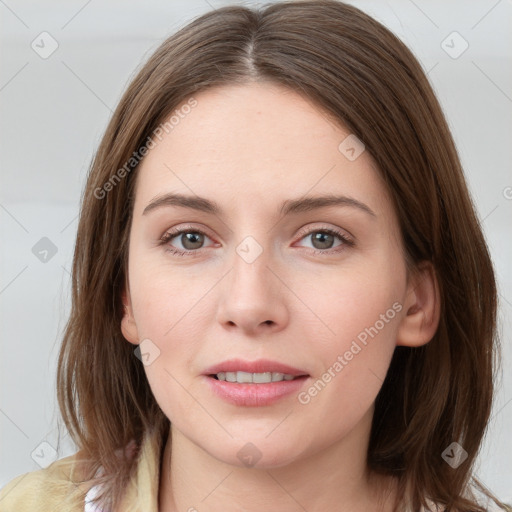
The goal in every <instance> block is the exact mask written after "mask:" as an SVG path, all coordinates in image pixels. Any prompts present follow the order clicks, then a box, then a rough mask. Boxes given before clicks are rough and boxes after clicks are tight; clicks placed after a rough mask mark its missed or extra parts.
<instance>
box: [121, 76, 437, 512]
mask: <svg viewBox="0 0 512 512" xmlns="http://www.w3.org/2000/svg"><path fill="white" fill-rule="evenodd" d="M194 97H195V98H196V100H197V106H195V108H193V109H192V110H191V112H190V113H189V114H188V115H187V116H184V117H183V119H180V122H179V124H177V125H176V126H175V127H174V129H173V130H172V131H170V132H169V133H167V134H164V136H163V138H162V141H157V142H158V144H157V145H156V146H155V147H153V148H152V149H151V150H150V151H149V152H148V154H147V155H146V157H145V158H144V160H143V161H142V163H141V166H140V167H139V169H138V171H137V172H138V176H137V187H136V196H135V204H134V215H133V222H132V225H131V232H130V244H129V265H128V266H129V268H128V282H127V286H126V288H125V291H124V293H123V300H124V303H125V306H126V307H125V316H124V318H123V320H122V323H121V328H122V331H123V334H124V337H125V338H126V340H127V341H128V342H130V343H133V344H139V343H140V342H141V341H142V340H144V339H150V340H151V343H154V345H155V346H157V347H158V349H159V350H160V354H159V356H158V357H157V358H156V359H155V360H154V361H153V362H152V363H151V364H150V365H148V366H145V371H146V374H147V378H148V381H149V384H150V386H151V389H152V392H153V394H154V396H155V398H156V400H157V402H158V404H159V405H160V407H161V408H162V410H163V411H164V413H165V414H166V416H167V417H168V418H169V419H170V421H171V434H170V435H169V439H168V440H167V444H166V447H165V452H164V460H163V466H162V472H161V478H160V491H159V505H160V510H161V511H164V512H175V511H178V510H179V511H190V510H201V511H206V510H207V511H221V510H222V511H225V510H226V505H227V504H229V509H230V510H244V511H258V512H260V511H261V510H269V509H272V510H280V511H284V512H295V511H303V510H304V509H305V510H307V511H308V512H313V511H320V510H322V511H325V510H339V511H345V510H346V511H352V512H354V511H356V512H357V511H367V510H378V509H379V506H381V507H382V508H381V509H382V510H391V498H392V497H393V495H394V482H393V480H392V479H389V478H385V477H378V476H376V475H373V474H372V473H371V472H370V471H369V470H368V468H367V465H366V454H367V449H368V440H369V434H370V428H371V422H372V417H373V411H374V401H375V398H376V396H377V394H378V392H379V389H380V387H381V385H382V382H383V379H384V377H385V375H386V372H387V369H388V367H389V363H390V360H391V357H392V354H393V351H394V349H395V347H396V345H408V346H419V345H422V344H425V343H428V341H430V339H431V338H432V337H433V335H434V333H435V330H436V328H437V325H438V321H439V293H438V287H437V283H436V279H435V275H434V273H433V271H432V268H431V266H430V265H428V264H426V265H424V266H423V267H421V268H420V269H418V272H417V273H411V274H408V273H407V271H406V266H405V261H404V257H403V247H402V242H401V236H400V231H399V227H398V226H399V225H398V220H397V218H396V215H395V212H394V210H393V207H392V203H391V200H390V197H389V195H388V193H387V191H386V189H385V187H384V184H383V182H382V180H381V178H380V177H379V173H378V170H377V168H376V165H375V163H374V161H373V159H372V157H371V155H370V154H369V152H368V151H363V152H362V154H361V155H360V156H359V157H358V158H357V159H355V160H354V161H350V160H349V159H347V158H346V156H345V155H344V154H343V153H342V152H340V151H339V150H338V146H339V144H340V142H342V141H343V140H344V139H345V138H346V137H347V135H349V134H350V132H349V131H348V130H347V129H346V128H343V127H342V126H341V125H337V124H335V123H334V122H333V121H332V120H330V119H329V118H328V117H327V116H326V115H325V114H324V113H322V111H321V110H320V109H319V108H318V107H317V106H315V105H314V104H312V103H311V102H310V101H308V100H306V99H304V98H303V97H302V96H301V95H299V94H297V93H295V92H293V91H291V90H289V89H287V88H284V87H282V86H279V85H274V84H269V83H251V84H244V85H239V84H238V85H230V86H222V87H217V88H213V89H210V90H207V91H202V92H200V93H199V94H196V95H195V96H194ZM168 192H178V193H183V194H191V195H198V196H201V197H206V198H208V199H211V200H214V201H216V202H217V203H218V204H219V205H220V206H221V208H222V209H223V213H222V214H221V215H213V214H210V213H206V212H199V211H195V210H191V209H186V208H180V207H172V206H166V207H162V208H158V209H154V210H153V211H151V212H149V213H147V214H146V215H143V210H144V209H145V207H146V206H147V205H148V204H149V203H150V202H151V201H152V200H153V199H154V198H155V197H156V196H159V195H161V194H164V193H168ZM324 194H339V195H345V196H350V197H351V198H354V199H357V200H358V201H361V202H362V203H364V204H365V205H367V206H368V207H369V208H371V210H372V211H373V212H374V213H375V216H371V215H369V214H367V213H365V212H364V211H362V210H360V209H357V208H354V207H350V206H329V207H324V208H321V209H318V210H314V211H308V212H302V213H298V214H290V215H288V216H286V217H283V216H281V215H279V211H278V210H279V208H280V206H281V203H282V202H283V201H285V200H288V199H295V198H300V197H303V196H305V195H307V196H308V197H310V196H317V195H324ZM175 227H179V228H181V227H186V228H190V229H189V230H190V232H192V233H193V232H194V228H196V229H201V230H203V231H205V232H206V234H207V236H205V237H204V238H201V237H200V238H199V241H198V240H197V239H196V240H195V241H194V240H193V242H194V243H190V242H188V243H187V239H185V237H184V236H181V235H180V236H176V237H175V238H173V239H172V240H170V241H168V242H167V245H158V241H159V239H160V238H161V237H162V236H163V235H164V234H165V233H166V232H169V231H170V230H171V228H175ZM326 227H327V228H335V229H338V230H340V231H341V232H342V233H343V234H344V235H348V236H350V237H351V239H352V240H353V241H355V244H354V245H353V246H350V245H343V241H342V240H340V239H338V238H337V237H327V239H326V240H324V243H323V245H322V244H321V243H319V242H318V241H317V242H316V243H315V240H314V238H313V236H312V233H313V234H314V233H317V232H318V231H321V230H322V228H326ZM315 230H316V231H315ZM247 236H251V237H253V238H254V240H256V241H257V243H258V244H259V246H260V247H261V249H262V251H263V252H262V253H261V254H260V255H259V256H258V257H257V258H256V259H255V260H254V261H253V262H252V263H247V261H245V260H244V259H243V258H242V257H241V256H240V255H239V254H238V253H237V251H236V248H237V247H238V246H239V244H240V243H241V242H242V240H244V238H245V237H247ZM317 236H318V235H317ZM201 242H202V245H201ZM329 243H330V245H329ZM170 246H173V247H175V248H177V249H182V250H183V249H189V250H195V251H196V253H197V254H195V255H185V256H177V255H173V254H172V253H170V252H168V251H166V248H169V247H170ZM191 247H192V249H191ZM315 249H316V250H320V251H323V254H318V253H317V254H315V253H314V252H313V251H314V250H315ZM339 249H341V250H339ZM338 250H339V251H338ZM336 251H338V252H336ZM394 303H395V304H396V303H398V304H399V305H400V306H401V310H400V311H399V312H397V313H396V315H395V316H394V318H393V319H392V320H389V321H388V322H387V323H386V324H385V326H384V328H382V329H380V330H379V332H378V334H377V335H376V336H374V337H373V338H370V339H369V342H368V344H367V345H366V346H364V347H363V349H362V350H361V351H360V352H358V353H357V355H354V357H353V358H352V360H350V361H348V364H347V365H346V366H344V367H343V370H342V371H340V372H338V373H336V376H335V377H334V378H332V379H331V381H330V382H329V383H328V384H327V385H326V386H325V387H324V388H323V389H322V390H321V392H319V393H318V394H317V395H316V396H314V397H312V398H311V400H310V401H309V403H307V404H302V403H300V402H299V401H298V399H297V395H296V394H292V395H290V396H287V397H285V398H283V399H281V400H280V401H278V402H277V403H275V404H273V405H270V406H262V407H243V406H236V405H233V404H230V403H227V402H225V401H223V400H222V399H221V398H219V397H217V396H216V395H214V394H212V393H211V391H210V389H209V387H208V386H207V385H206V384H205V382H204V378H203V377H202V373H203V372H204V371H205V370H206V368H207V367H209V366H211V365H213V364H216V363H219V362H221V361H224V360H227V359H231V358H233V357H239V358H242V359H246V360H251V361H253V360H255V359H259V358H268V359H273V360H277V361H280V362H283V363H286V364H288V365H291V366H294V367H297V368H300V369H304V370H306V372H307V373H308V374H309V375H310V377H309V378H308V381H307V382H306V383H305V384H304V388H303V389H306V390H307V389H308V388H309V387H310V386H311V385H312V384H313V383H314V382H315V381H316V380H317V379H319V378H321V376H322V375H323V374H324V373H325V372H326V371H327V369H328V368H329V367H332V366H333V363H334V362H335V361H336V360H337V357H338V356H339V355H340V354H344V353H345V352H346V351H347V350H349V349H350V346H351V343H352V342H353V340H354V339H356V337H357V336H358V334H360V333H361V332H362V331H364V329H365V328H367V327H370V326H374V325H375V323H376V321H377V320H379V318H380V315H382V314H385V313H386V311H387V310H389V309H390V308H391V307H392V305H393V304H394ZM249 442H250V443H252V444H253V445H255V446H256V447H257V449H258V451H259V452H260V454H261V458H260V459H259V461H258V462H257V464H256V465H255V466H254V467H247V466H245V465H244V463H243V462H242V461H241V460H240V459H239V458H238V457H237V452H238V451H239V450H240V449H241V448H242V447H243V446H245V445H246V443H249ZM171 451H172V458H171V456H170V454H171ZM383 490H388V491H389V492H388V493H387V494H385V495H381V491H383ZM205 497H206V498H205ZM202 500H204V501H202Z"/></svg>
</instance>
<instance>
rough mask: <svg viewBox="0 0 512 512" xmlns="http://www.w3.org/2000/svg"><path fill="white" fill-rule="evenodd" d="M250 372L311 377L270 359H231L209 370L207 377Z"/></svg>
mask: <svg viewBox="0 0 512 512" xmlns="http://www.w3.org/2000/svg"><path fill="white" fill-rule="evenodd" d="M238 371H240V372H248V373H266V372H276V373H285V374H288V375H294V376H296V377H298V376H300V375H309V374H308V372H306V371H304V370H300V369H298V368H294V367H293V366H289V365H287V364H284V363H280V362H279V361H271V360H270V359H257V360H256V361H244V360H243V359H230V360H229V361H223V362H222V363H218V364H215V365H213V366H210V367H209V368H207V369H206V370H205V372H204V374H205V375H215V374H217V373H220V372H238Z"/></svg>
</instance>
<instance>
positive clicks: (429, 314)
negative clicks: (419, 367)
mask: <svg viewBox="0 0 512 512" xmlns="http://www.w3.org/2000/svg"><path fill="white" fill-rule="evenodd" d="M404 311H405V312H406V313H405V316H404V317H402V319H401V321H400V325H399V327H398V333H397V342H396V344H397V345H403V346H407V347H419V346H421V345H425V344H426V343H428V342H429V341H430V340H431V339H432V338H433V337H434V334H435V333H436V331H437V327H438V325H439V318H440V311H441V296H440V293H439V284H438V282H437V277H436V273H435V270H434V266H433V265H432V263H431V262H430V261H424V262H421V263H420V264H419V265H418V266H417V268H416V269H415V271H414V274H413V275H412V276H411V278H410V279H409V283H408V286H407V295H406V299H405V304H404Z"/></svg>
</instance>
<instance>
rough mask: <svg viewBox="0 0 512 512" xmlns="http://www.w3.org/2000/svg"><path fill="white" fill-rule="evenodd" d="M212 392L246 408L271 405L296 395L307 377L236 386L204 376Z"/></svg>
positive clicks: (234, 383) (233, 383)
mask: <svg viewBox="0 0 512 512" xmlns="http://www.w3.org/2000/svg"><path fill="white" fill-rule="evenodd" d="M204 377H205V379H207V382H208V385H209V386H210V388H211V389H212V391H213V392H214V393H215V394H216V395H217V396H219V397H220V398H223V399H224V400H226V401H227V402H231V403H232V404H235V405H243V406H246V407H261V406H264V405H271V404H273V403H275V402H277V401H278V400H280V399H281V398H284V397H285V396H288V395H290V394H292V393H298V392H299V390H300V388H301V387H302V386H304V382H305V381H306V380H307V379H308V378H309V376H308V375H303V376H301V377H297V378H295V379H293V380H282V381H279V382H269V383H265V384H237V383H236V382H227V381H225V380H217V379H215V378H213V377H209V376H208V375H206V376H204Z"/></svg>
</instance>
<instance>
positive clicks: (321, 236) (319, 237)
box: [313, 233, 332, 249]
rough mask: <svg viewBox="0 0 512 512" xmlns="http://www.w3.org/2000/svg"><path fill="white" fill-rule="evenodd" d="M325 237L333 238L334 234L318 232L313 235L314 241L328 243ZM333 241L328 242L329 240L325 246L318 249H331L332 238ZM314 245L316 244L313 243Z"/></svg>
mask: <svg viewBox="0 0 512 512" xmlns="http://www.w3.org/2000/svg"><path fill="white" fill-rule="evenodd" d="M324 237H330V238H332V235H331V234H329V233H316V234H315V235H314V236H313V241H314V242H320V244H322V243H324V244H325V243H326V242H325V240H323V239H324ZM330 242H331V243H328V242H327V245H326V246H325V247H324V246H321V247H317V249H329V248H330V246H331V245H332V240H330ZM313 245H314V244H313Z"/></svg>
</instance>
